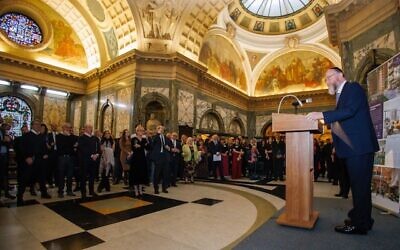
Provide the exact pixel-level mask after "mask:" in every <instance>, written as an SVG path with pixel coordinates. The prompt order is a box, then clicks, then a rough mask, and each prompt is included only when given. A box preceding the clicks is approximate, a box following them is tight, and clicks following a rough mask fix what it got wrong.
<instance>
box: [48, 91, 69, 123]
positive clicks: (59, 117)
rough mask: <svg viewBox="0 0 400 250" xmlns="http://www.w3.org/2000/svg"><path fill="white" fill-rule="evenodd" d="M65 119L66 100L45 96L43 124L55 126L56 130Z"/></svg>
mask: <svg viewBox="0 0 400 250" xmlns="http://www.w3.org/2000/svg"><path fill="white" fill-rule="evenodd" d="M66 118H67V99H61V98H55V97H54V98H53V97H48V96H45V98H44V109H43V122H44V123H45V124H47V125H48V126H49V125H51V124H56V125H57V127H58V128H60V127H61V125H62V124H63V123H64V122H65V120H66Z"/></svg>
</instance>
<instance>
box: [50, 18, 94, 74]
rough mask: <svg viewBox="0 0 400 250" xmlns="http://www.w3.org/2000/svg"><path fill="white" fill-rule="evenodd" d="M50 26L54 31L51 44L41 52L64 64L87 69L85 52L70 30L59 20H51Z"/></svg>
mask: <svg viewBox="0 0 400 250" xmlns="http://www.w3.org/2000/svg"><path fill="white" fill-rule="evenodd" d="M51 24H52V26H53V29H54V37H53V42H52V43H50V45H49V47H48V48H47V49H45V50H44V51H43V52H44V53H46V54H47V55H49V56H52V57H53V58H57V59H58V60H61V61H63V62H64V63H69V64H72V65H75V66H77V65H79V66H83V67H87V62H86V56H85V50H84V48H83V46H82V44H81V42H80V40H79V38H78V37H77V35H76V34H75V33H74V32H73V30H72V28H71V27H70V26H69V25H68V24H67V23H66V22H65V21H64V20H60V19H53V20H52V21H51Z"/></svg>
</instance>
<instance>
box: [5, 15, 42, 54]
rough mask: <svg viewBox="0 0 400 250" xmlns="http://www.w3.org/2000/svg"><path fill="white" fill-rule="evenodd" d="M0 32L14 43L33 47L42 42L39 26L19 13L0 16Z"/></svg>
mask: <svg viewBox="0 0 400 250" xmlns="http://www.w3.org/2000/svg"><path fill="white" fill-rule="evenodd" d="M0 30H1V31H2V32H3V33H4V34H5V35H6V36H7V37H8V39H10V40H11V41H13V42H14V43H16V44H18V45H22V46H28V47H34V46H36V45H38V44H40V43H41V42H42V41H43V35H42V31H41V29H40V27H39V25H38V24H37V23H36V22H35V21H34V20H33V19H31V18H29V17H27V16H25V15H23V14H20V13H13V12H9V13H5V14H4V15H2V16H0Z"/></svg>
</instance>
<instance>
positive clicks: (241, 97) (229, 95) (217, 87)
mask: <svg viewBox="0 0 400 250" xmlns="http://www.w3.org/2000/svg"><path fill="white" fill-rule="evenodd" d="M198 79H199V80H198V82H199V83H198V88H199V90H201V91H202V92H203V93H207V94H209V95H210V96H212V97H214V98H216V99H219V100H223V101H226V102H227V103H229V104H231V105H234V106H237V107H238V108H241V109H245V110H247V109H248V107H249V96H247V95H246V94H244V93H242V92H241V91H239V90H237V89H235V88H233V87H231V86H229V85H227V84H225V83H223V82H221V80H219V79H217V78H215V77H214V76H212V75H210V74H208V73H205V72H204V73H203V74H199V78H198Z"/></svg>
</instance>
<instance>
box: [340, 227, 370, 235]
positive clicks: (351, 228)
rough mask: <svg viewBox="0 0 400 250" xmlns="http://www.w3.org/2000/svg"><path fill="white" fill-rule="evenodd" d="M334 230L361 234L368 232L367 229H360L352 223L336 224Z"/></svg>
mask: <svg viewBox="0 0 400 250" xmlns="http://www.w3.org/2000/svg"><path fill="white" fill-rule="evenodd" d="M335 231H336V232H338V233H342V234H362V235H365V234H367V233H368V231H367V230H362V229H360V228H358V227H356V226H353V225H343V226H336V227H335Z"/></svg>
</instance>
